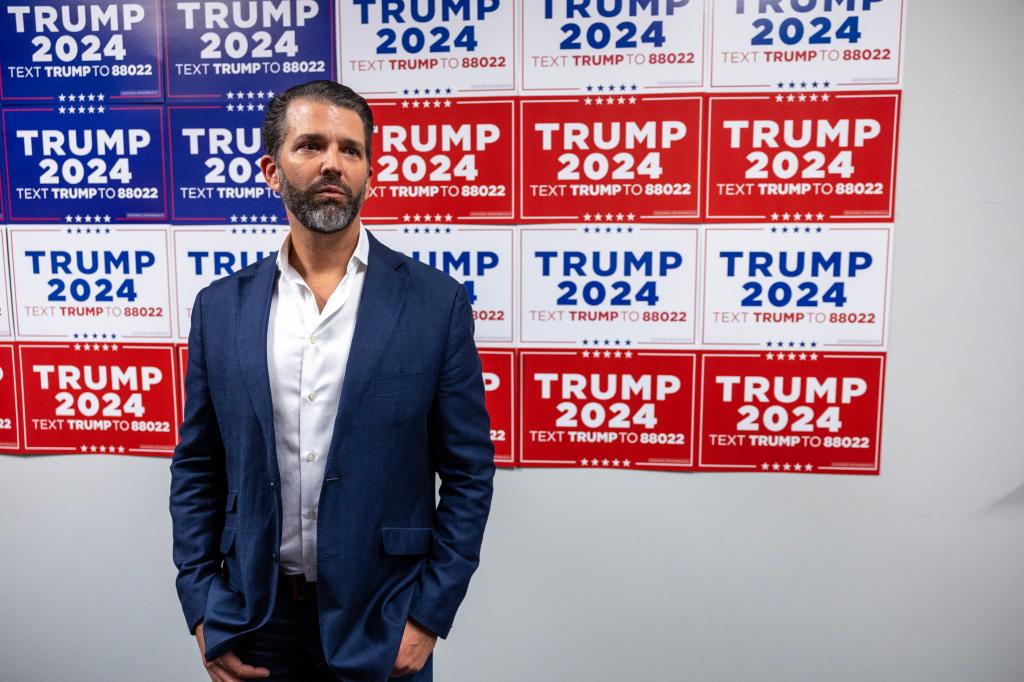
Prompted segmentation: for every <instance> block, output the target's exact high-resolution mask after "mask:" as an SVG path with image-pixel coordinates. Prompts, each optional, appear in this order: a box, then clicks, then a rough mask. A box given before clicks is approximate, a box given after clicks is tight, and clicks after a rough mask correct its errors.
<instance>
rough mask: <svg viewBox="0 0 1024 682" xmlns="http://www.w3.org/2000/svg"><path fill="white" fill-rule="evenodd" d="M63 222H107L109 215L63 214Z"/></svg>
mask: <svg viewBox="0 0 1024 682" xmlns="http://www.w3.org/2000/svg"><path fill="white" fill-rule="evenodd" d="M64 222H66V223H109V222H110V216H109V215H102V216H101V215H84V216H83V215H79V214H75V215H71V214H68V215H66V216H64Z"/></svg>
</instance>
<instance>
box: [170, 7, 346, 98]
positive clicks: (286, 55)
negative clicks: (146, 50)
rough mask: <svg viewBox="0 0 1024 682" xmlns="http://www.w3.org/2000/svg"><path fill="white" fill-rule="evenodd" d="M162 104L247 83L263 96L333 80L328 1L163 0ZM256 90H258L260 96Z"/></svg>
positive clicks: (237, 90)
mask: <svg viewBox="0 0 1024 682" xmlns="http://www.w3.org/2000/svg"><path fill="white" fill-rule="evenodd" d="M164 13H165V23H166V25H167V35H169V36H173V37H174V38H173V40H169V41H168V46H167V96H168V101H169V102H170V101H179V102H185V101H204V102H211V101H212V102H217V101H226V100H227V98H228V95H229V94H232V95H237V94H241V93H248V94H249V96H250V97H251V96H252V95H251V92H250V91H251V90H252V88H253V85H254V84H258V85H259V89H260V91H261V92H264V93H266V94H267V95H268V96H269V94H271V93H273V92H280V91H282V90H286V89H287V88H288V87H290V86H292V85H294V84H296V83H300V82H303V81H308V80H314V79H327V80H334V74H335V63H334V62H335V60H334V3H333V2H331V0H266V1H264V2H216V1H213V0H210V1H197V0H167V2H166V3H165V6H164ZM262 96H263V95H260V97H261V98H262Z"/></svg>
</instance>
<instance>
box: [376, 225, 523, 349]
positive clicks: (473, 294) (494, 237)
mask: <svg viewBox="0 0 1024 682" xmlns="http://www.w3.org/2000/svg"><path fill="white" fill-rule="evenodd" d="M371 232H372V233H373V234H374V236H376V237H378V238H379V239H380V240H381V241H382V242H384V244H386V245H388V246H390V247H391V248H393V249H395V250H396V251H400V252H402V253H404V254H405V255H407V256H409V257H410V258H414V259H416V260H418V261H421V262H423V263H425V264H427V265H429V266H430V267H432V268H436V269H437V270H441V271H442V272H444V273H446V274H448V275H451V276H452V277H454V278H455V279H457V280H458V281H459V283H461V284H462V286H464V287H465V288H466V293H467V295H468V296H469V302H470V304H471V305H472V306H473V322H474V326H475V338H476V341H477V342H478V343H479V342H484V343H486V342H498V343H502V342H504V343H510V342H511V341H512V340H513V337H512V332H513V318H512V311H513V305H512V295H513V292H514V290H515V289H514V280H513V277H514V276H515V272H516V268H515V265H514V264H513V260H512V254H513V252H514V251H513V238H514V231H513V229H512V228H511V227H480V226H468V225H464V226H459V227H453V226H451V225H433V226H423V227H401V228H399V227H392V226H387V227H384V226H382V227H375V228H373V229H372V230H371Z"/></svg>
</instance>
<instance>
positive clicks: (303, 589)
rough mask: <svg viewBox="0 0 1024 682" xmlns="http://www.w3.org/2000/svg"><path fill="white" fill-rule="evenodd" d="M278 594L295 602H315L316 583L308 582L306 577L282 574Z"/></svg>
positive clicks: (279, 579)
mask: <svg viewBox="0 0 1024 682" xmlns="http://www.w3.org/2000/svg"><path fill="white" fill-rule="evenodd" d="M277 593H278V594H279V595H281V596H283V597H285V598H287V599H294V600H295V601H313V600H314V599H316V581H312V582H310V581H308V580H306V576H304V575H302V574H301V573H300V574H298V575H288V574H286V573H281V574H280V576H279V578H278V587H277Z"/></svg>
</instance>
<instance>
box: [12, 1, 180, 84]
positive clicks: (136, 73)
mask: <svg viewBox="0 0 1024 682" xmlns="http://www.w3.org/2000/svg"><path fill="white" fill-rule="evenodd" d="M159 7H160V3H159V2H157V0H92V1H89V0H78V1H77V2H66V3H64V4H57V3H53V4H47V3H45V2H43V3H41V2H39V0H11V1H10V2H5V3H4V4H3V10H4V11H3V13H2V14H0V35H2V36H4V40H3V41H0V96H2V99H3V100H4V101H5V102H18V103H26V102H36V103H41V102H57V101H60V102H64V101H70V100H68V98H69V97H76V96H79V95H82V94H83V93H84V94H85V95H87V96H88V101H89V102H93V101H96V100H95V98H96V97H97V96H99V95H102V96H103V97H102V98H100V99H99V100H98V101H104V100H107V101H114V102H159V101H160V100H161V99H162V97H163V89H162V87H161V86H162V83H161V77H162V74H161V69H162V66H161V63H160V58H161V41H162V40H163V32H162V30H161V27H160V10H159ZM72 93H74V95H72ZM74 101H79V100H77V98H76V100H74Z"/></svg>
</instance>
